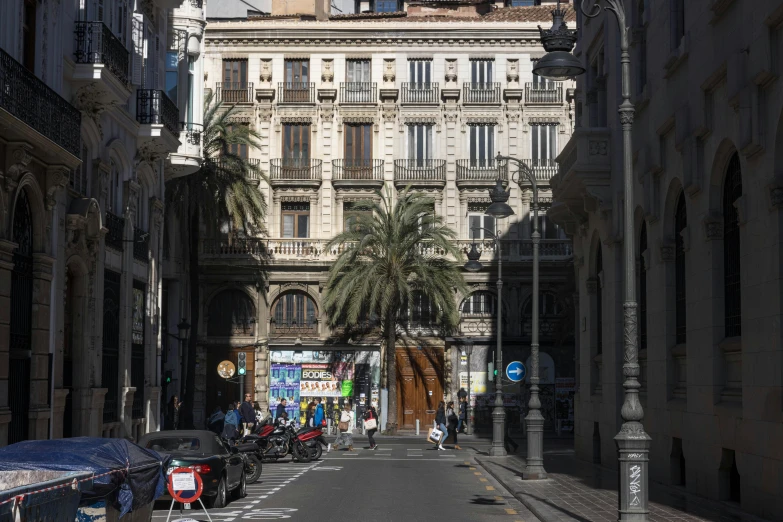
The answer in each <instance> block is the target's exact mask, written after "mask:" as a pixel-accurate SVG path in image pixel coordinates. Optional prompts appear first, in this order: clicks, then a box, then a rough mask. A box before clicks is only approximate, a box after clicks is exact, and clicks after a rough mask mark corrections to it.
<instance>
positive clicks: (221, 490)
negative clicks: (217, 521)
mask: <svg viewBox="0 0 783 522" xmlns="http://www.w3.org/2000/svg"><path fill="white" fill-rule="evenodd" d="M209 503H210V504H211V505H210V506H209V507H212V508H216V509H219V508H224V507H226V477H221V478H220V483H219V484H218V489H217V495H215V498H213V499H212V500H211V501H210V502H209Z"/></svg>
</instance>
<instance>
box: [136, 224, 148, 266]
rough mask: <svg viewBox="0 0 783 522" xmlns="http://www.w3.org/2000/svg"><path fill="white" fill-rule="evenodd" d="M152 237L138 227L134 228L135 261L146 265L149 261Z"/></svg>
mask: <svg viewBox="0 0 783 522" xmlns="http://www.w3.org/2000/svg"><path fill="white" fill-rule="evenodd" d="M149 250H150V235H149V233H148V232H145V231H143V230H142V229H140V228H138V227H133V259H136V260H137V261H141V262H142V263H146V262H147V261H149Z"/></svg>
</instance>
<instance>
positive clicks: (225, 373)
mask: <svg viewBox="0 0 783 522" xmlns="http://www.w3.org/2000/svg"><path fill="white" fill-rule="evenodd" d="M236 371H237V369H236V367H235V366H234V363H232V362H231V361H223V362H221V363H220V364H218V367H217V372H218V375H220V376H221V377H223V378H224V379H230V378H231V377H233V376H234V374H235V373H236Z"/></svg>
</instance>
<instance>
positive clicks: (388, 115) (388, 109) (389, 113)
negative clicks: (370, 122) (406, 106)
mask: <svg viewBox="0 0 783 522" xmlns="http://www.w3.org/2000/svg"><path fill="white" fill-rule="evenodd" d="M381 114H382V116H383V121H390V122H394V120H395V118H397V106H396V105H395V104H393V103H384V104H383V106H382V107H381Z"/></svg>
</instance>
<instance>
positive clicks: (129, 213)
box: [124, 179, 141, 222]
mask: <svg viewBox="0 0 783 522" xmlns="http://www.w3.org/2000/svg"><path fill="white" fill-rule="evenodd" d="M124 192H125V194H124V196H125V215H126V217H127V218H128V219H130V220H131V222H135V221H136V212H137V211H138V209H139V193H140V192H141V186H140V185H139V184H138V183H136V182H135V181H133V180H132V179H131V180H128V181H126V182H125V191H124Z"/></svg>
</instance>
